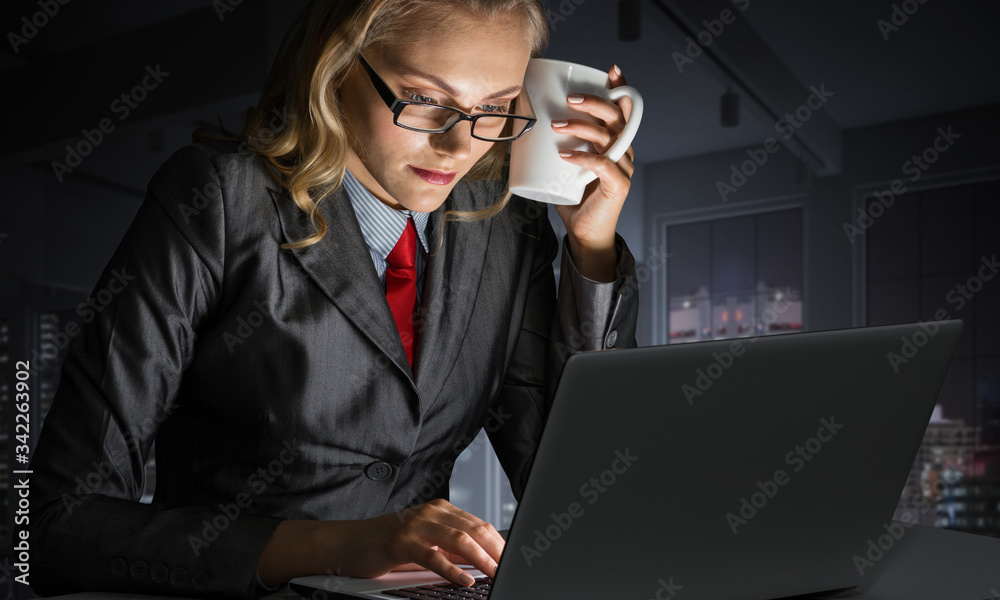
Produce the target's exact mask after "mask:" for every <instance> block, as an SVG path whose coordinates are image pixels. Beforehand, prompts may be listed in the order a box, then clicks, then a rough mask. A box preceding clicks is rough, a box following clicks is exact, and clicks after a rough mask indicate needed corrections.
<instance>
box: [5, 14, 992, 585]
mask: <svg viewBox="0 0 1000 600" xmlns="http://www.w3.org/2000/svg"><path fill="white" fill-rule="evenodd" d="M304 4H305V2H303V1H302V0H295V1H282V2H279V1H277V0H266V1H265V0H254V1H243V2H236V1H233V0H216V1H214V2H209V1H208V0H175V1H173V2H158V3H133V2H123V1H120V0H91V1H89V2H83V1H81V0H76V1H73V2H63V1H61V0H60V1H59V2H56V1H55V0H51V1H49V2H44V1H43V2H39V1H38V0H10V1H8V2H5V3H3V6H2V8H0V24H2V30H3V32H4V33H5V43H4V44H0V71H2V80H3V89H4V92H5V93H4V94H3V103H4V107H5V110H4V111H3V114H4V115H6V123H5V127H4V135H3V144H2V149H0V198H2V200H0V373H2V378H0V412H2V413H3V420H2V425H0V485H2V486H3V487H4V489H5V496H4V498H5V500H4V503H3V504H4V508H3V512H4V520H3V528H2V534H3V537H4V539H7V540H9V538H10V535H11V531H12V523H13V514H14V513H13V511H14V510H15V508H16V502H17V500H16V496H15V493H14V490H13V489H12V477H13V476H12V475H11V471H12V469H16V468H17V467H16V466H15V464H14V456H15V452H14V446H15V445H16V444H18V443H19V442H18V441H17V440H16V438H15V432H14V429H13V424H14V415H13V408H12V407H13V394H14V387H15V379H14V364H15V362H16V361H23V360H30V361H31V363H32V367H33V372H34V373H35V374H36V376H35V377H34V381H35V385H34V389H35V390H36V391H35V395H34V397H33V400H32V401H33V404H32V406H31V411H32V412H31V423H32V429H31V438H30V444H34V443H35V440H36V438H37V433H38V429H39V426H40V424H41V423H42V421H43V419H44V416H45V413H46V411H47V409H48V406H49V404H48V403H49V402H50V401H51V398H52V394H53V393H54V391H55V388H56V386H57V385H58V380H59V365H60V361H61V359H62V357H63V355H64V353H65V350H66V346H67V345H68V343H69V341H70V340H71V338H72V335H73V332H75V331H77V330H76V328H75V327H70V328H69V329H68V328H67V327H68V326H69V325H71V324H72V323H74V322H75V321H80V320H81V316H80V312H79V310H78V307H79V306H80V305H81V303H84V302H86V301H87V299H88V298H89V297H90V295H91V294H92V293H94V286H95V282H96V281H97V279H98V276H99V275H100V273H101V271H102V269H103V268H104V266H105V264H106V262H107V260H108V259H109V257H110V256H111V254H112V253H113V252H114V250H115V248H116V246H117V245H118V242H119V240H120V239H121V238H122V236H123V234H124V232H125V230H126V229H127V227H128V225H129V223H130V222H131V220H132V218H133V217H134V216H135V214H136V211H137V210H138V208H139V206H140V204H141V203H142V201H143V198H144V195H145V189H146V185H147V183H148V182H149V180H150V178H151V177H152V176H153V174H154V173H155V172H156V171H157V169H158V168H159V166H160V165H161V164H162V163H163V162H164V161H166V160H167V159H168V158H169V157H170V156H171V155H172V154H173V153H174V152H176V151H177V150H178V149H180V148H182V147H183V146H185V145H186V144H188V143H190V142H191V133H192V131H193V130H194V129H197V128H200V127H206V128H213V129H217V128H218V125H219V123H220V122H221V123H222V124H223V125H224V126H225V127H227V128H228V129H230V130H234V131H235V130H238V129H239V128H240V124H241V122H240V119H241V114H242V112H243V111H244V110H245V109H246V108H247V107H249V106H251V105H253V104H255V103H256V101H257V97H258V94H259V91H260V89H261V86H262V84H263V82H264V79H265V77H266V75H267V73H268V69H269V67H270V64H271V60H272V58H273V56H274V53H275V52H276V50H277V47H278V44H279V43H280V41H281V36H282V34H283V33H284V31H285V28H286V27H287V24H288V23H289V22H290V21H291V19H292V17H293V16H294V14H295V13H296V12H297V10H298V9H299V8H300V7H301V6H303V5H304ZM543 4H545V5H546V7H547V14H548V16H549V26H550V35H551V39H550V44H549V48H548V51H547V52H546V54H545V56H546V57H548V58H557V59H562V60H570V61H573V62H579V63H583V64H587V65H592V66H595V67H598V68H601V69H604V70H607V69H608V68H609V67H610V66H611V65H612V64H617V65H619V66H620V67H621V69H622V72H623V74H624V76H625V78H626V80H627V82H628V84H629V85H631V86H634V87H635V88H637V89H638V90H639V91H640V92H641V93H642V94H643V97H644V99H645V112H644V116H643V121H642V125H641V128H640V131H639V133H638V135H637V137H636V139H635V142H634V143H633V147H634V149H635V154H636V163H637V170H636V172H635V175H634V177H633V180H632V188H631V192H630V194H629V197H628V200H627V202H626V205H625V209H624V211H623V213H622V215H621V218H620V220H619V224H618V231H619V233H620V234H621V235H622V236H623V237H624V238H625V239H626V240H627V242H628V244H629V247H630V249H631V251H632V253H633V254H634V255H635V258H636V265H637V272H636V275H637V280H638V283H639V294H640V296H639V297H640V316H639V323H638V331H637V340H638V343H639V345H640V346H649V345H660V344H668V343H686V342H697V341H702V340H710V339H728V338H733V339H736V338H746V337H752V336H758V335H772V334H786V333H794V332H798V331H818V330H827V329H838V328H850V327H863V326H872V325H883V324H891V323H905V322H915V321H929V320H940V319H942V318H960V319H962V320H963V321H964V323H965V328H964V332H963V336H962V339H961V342H960V344H959V348H958V351H957V352H956V354H955V356H954V359H953V361H952V364H951V368H950V370H949V372H948V375H947V378H946V381H945V383H944V386H943V389H942V391H941V394H940V397H939V401H938V407H937V408H936V409H935V412H934V415H933V417H932V419H931V422H930V424H929V425H928V428H927V432H926V434H925V437H924V443H923V445H922V446H921V449H920V452H919V454H918V456H917V458H916V461H915V462H914V465H913V470H912V472H911V476H910V479H909V480H908V481H907V484H906V488H905V490H904V492H903V495H902V496H901V500H900V505H899V511H900V513H901V512H902V511H906V510H911V511H915V512H917V513H918V514H919V519H920V521H919V522H920V523H922V524H924V525H934V526H937V527H942V528H947V529H954V530H957V531H964V532H971V533H976V534H981V535H985V536H993V537H1000V283H998V280H1000V277H997V276H996V275H997V272H998V271H997V270H998V268H1000V263H998V262H997V254H998V252H1000V146H998V144H997V140H998V139H1000V81H998V78H997V72H998V66H1000V41H998V40H1000V38H998V36H997V33H996V24H997V23H998V22H1000V5H998V4H997V3H995V2H990V1H987V0H955V1H947V2H946V1H944V0H895V1H890V0H885V1H875V2H873V1H871V0H844V1H841V2H824V3H821V2H795V1H793V0H731V1H727V0H713V1H711V2H704V1H701V0H641V1H638V2H621V3H620V2H618V0H547V2H543ZM43 5H45V6H49V5H51V6H50V7H49V10H50V11H51V12H54V14H51V13H47V12H46V10H45V7H43ZM52 7H55V8H52ZM38 15H42V16H38ZM549 214H550V220H551V221H552V223H553V226H554V227H555V228H556V232H557V234H559V235H561V234H562V232H563V231H564V229H562V227H563V226H562V223H561V222H560V220H559V218H558V216H557V215H556V213H555V211H554V210H550V212H549ZM555 264H556V266H557V267H558V265H559V262H558V261H557V262H556V263H555ZM773 377H774V379H775V380H780V379H781V377H782V367H781V365H775V366H774V373H773ZM472 465H476V466H480V465H485V466H486V468H485V469H474V468H472ZM149 468H150V472H151V473H155V464H151V465H150V466H149ZM452 488H453V501H455V502H456V503H460V502H462V503H465V505H466V506H468V507H469V509H470V510H473V511H478V512H480V513H483V514H484V518H487V519H488V520H491V521H493V522H495V523H497V524H498V526H499V524H509V522H510V518H511V516H512V514H513V509H514V506H515V505H514V502H513V496H512V495H511V494H510V490H509V487H507V484H506V480H505V477H504V475H503V472H502V470H500V469H499V468H498V467H497V466H496V463H495V458H493V455H492V451H491V450H490V448H489V444H488V443H475V444H473V446H472V447H471V448H470V451H469V453H468V456H467V457H466V459H465V460H464V462H462V463H461V464H459V465H458V467H457V468H456V474H455V477H454V479H453V482H452ZM487 490H489V491H487ZM915 499H917V500H915ZM921 499H922V500H921ZM920 502H923V503H924V504H920ZM928 503H929V504H928ZM918 505H919V506H928V505H929V506H932V507H933V508H932V509H930V510H927V509H921V510H917V507H918ZM898 514H899V513H898ZM10 547H11V544H10V543H7V544H6V545H5V548H8V551H7V552H9V548H10ZM7 552H5V560H6V563H5V564H6V565H7V567H5V568H4V569H3V579H2V580H3V581H4V582H5V583H4V593H5V594H6V595H7V597H8V598H27V597H33V596H32V594H31V592H30V590H28V589H27V588H26V586H22V585H16V584H14V582H13V580H12V576H13V575H12V573H13V571H12V570H10V568H9V565H11V564H12V562H13V561H12V560H11V558H10V557H9V556H7Z"/></svg>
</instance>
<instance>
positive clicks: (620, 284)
mask: <svg viewBox="0 0 1000 600" xmlns="http://www.w3.org/2000/svg"><path fill="white" fill-rule="evenodd" d="M541 213H542V215H541V218H540V219H539V222H538V224H537V231H538V234H539V238H540V241H539V244H538V248H539V249H538V251H537V252H536V254H535V257H534V262H533V265H532V273H531V280H530V284H529V290H528V297H527V304H526V309H525V313H524V319H523V321H522V324H521V330H520V332H519V334H518V338H517V344H516V347H515V350H514V356H513V359H512V360H511V361H510V365H509V367H508V370H507V373H506V376H505V379H504V383H503V385H502V387H501V389H500V392H499V394H498V397H497V399H496V402H495V405H494V408H495V410H496V411H497V413H499V414H501V415H503V416H504V417H505V419H506V420H505V421H504V423H503V425H502V426H501V427H499V428H497V429H496V430H495V431H492V432H490V442H491V443H492V445H493V448H494V450H495V451H496V453H497V458H499V459H500V463H501V465H502V466H503V468H504V472H506V474H507V477H508V479H509V480H510V484H511V490H512V491H513V492H514V497H515V498H516V499H517V500H518V501H520V500H521V494H522V493H523V492H524V486H525V483H526V482H527V477H528V472H529V471H530V469H531V464H532V462H533V460H534V456H535V450H536V448H537V447H538V441H539V439H540V437H541V433H542V427H543V425H544V424H545V419H546V417H547V416H548V413H549V408H550V406H551V402H552V399H553V396H554V394H555V390H556V386H557V384H558V381H559V377H560V376H561V374H562V368H563V366H564V365H565V364H566V361H567V360H568V359H569V357H570V356H571V355H572V354H574V353H576V352H580V351H584V350H607V349H612V348H634V347H636V341H635V328H636V319H637V316H638V310H639V307H638V294H637V293H636V291H637V290H636V283H635V282H636V279H635V260H634V258H633V257H632V253H631V252H630V251H629V249H628V245H627V244H626V243H625V240H624V239H623V238H622V237H621V236H620V235H618V234H617V233H616V234H615V247H616V249H617V251H618V262H617V264H616V266H615V280H614V281H612V282H608V283H599V282H596V281H593V280H591V279H588V278H586V277H584V276H583V275H581V274H580V272H579V271H577V269H576V265H574V264H573V260H572V258H571V257H570V252H569V244H568V241H567V239H566V237H565V236H564V237H563V252H562V262H561V268H560V278H559V292H558V300H556V299H555V298H553V296H554V291H555V290H554V289H553V288H554V283H553V279H554V276H553V270H552V263H553V261H554V260H555V258H556V255H557V251H558V246H557V241H556V236H555V233H554V231H553V230H552V225H551V224H550V223H549V221H548V217H547V212H546V211H541ZM553 306H554V307H555V311H553ZM553 312H555V313H556V314H553Z"/></svg>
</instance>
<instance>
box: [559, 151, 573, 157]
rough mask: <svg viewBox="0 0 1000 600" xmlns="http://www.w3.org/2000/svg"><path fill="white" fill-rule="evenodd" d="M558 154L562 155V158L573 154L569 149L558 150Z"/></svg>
mask: <svg viewBox="0 0 1000 600" xmlns="http://www.w3.org/2000/svg"><path fill="white" fill-rule="evenodd" d="M559 156H562V157H563V158H568V157H570V156H573V152H572V151H570V150H560V151H559Z"/></svg>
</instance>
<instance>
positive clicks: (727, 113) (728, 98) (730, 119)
mask: <svg viewBox="0 0 1000 600" xmlns="http://www.w3.org/2000/svg"><path fill="white" fill-rule="evenodd" d="M719 109H720V110H719V120H720V121H721V123H722V126H723V127H736V126H737V125H739V124H740V95H739V94H737V93H736V92H734V91H733V88H732V86H729V89H728V90H727V91H726V93H725V94H722V102H721V103H720V105H719Z"/></svg>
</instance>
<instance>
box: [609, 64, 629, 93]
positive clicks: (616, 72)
mask: <svg viewBox="0 0 1000 600" xmlns="http://www.w3.org/2000/svg"><path fill="white" fill-rule="evenodd" d="M608 79H610V80H611V87H613V88H616V87H618V86H620V85H628V84H627V83H625V76H624V75H622V70H621V69H620V68H619V67H618V65H611V68H610V69H609V70H608Z"/></svg>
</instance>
